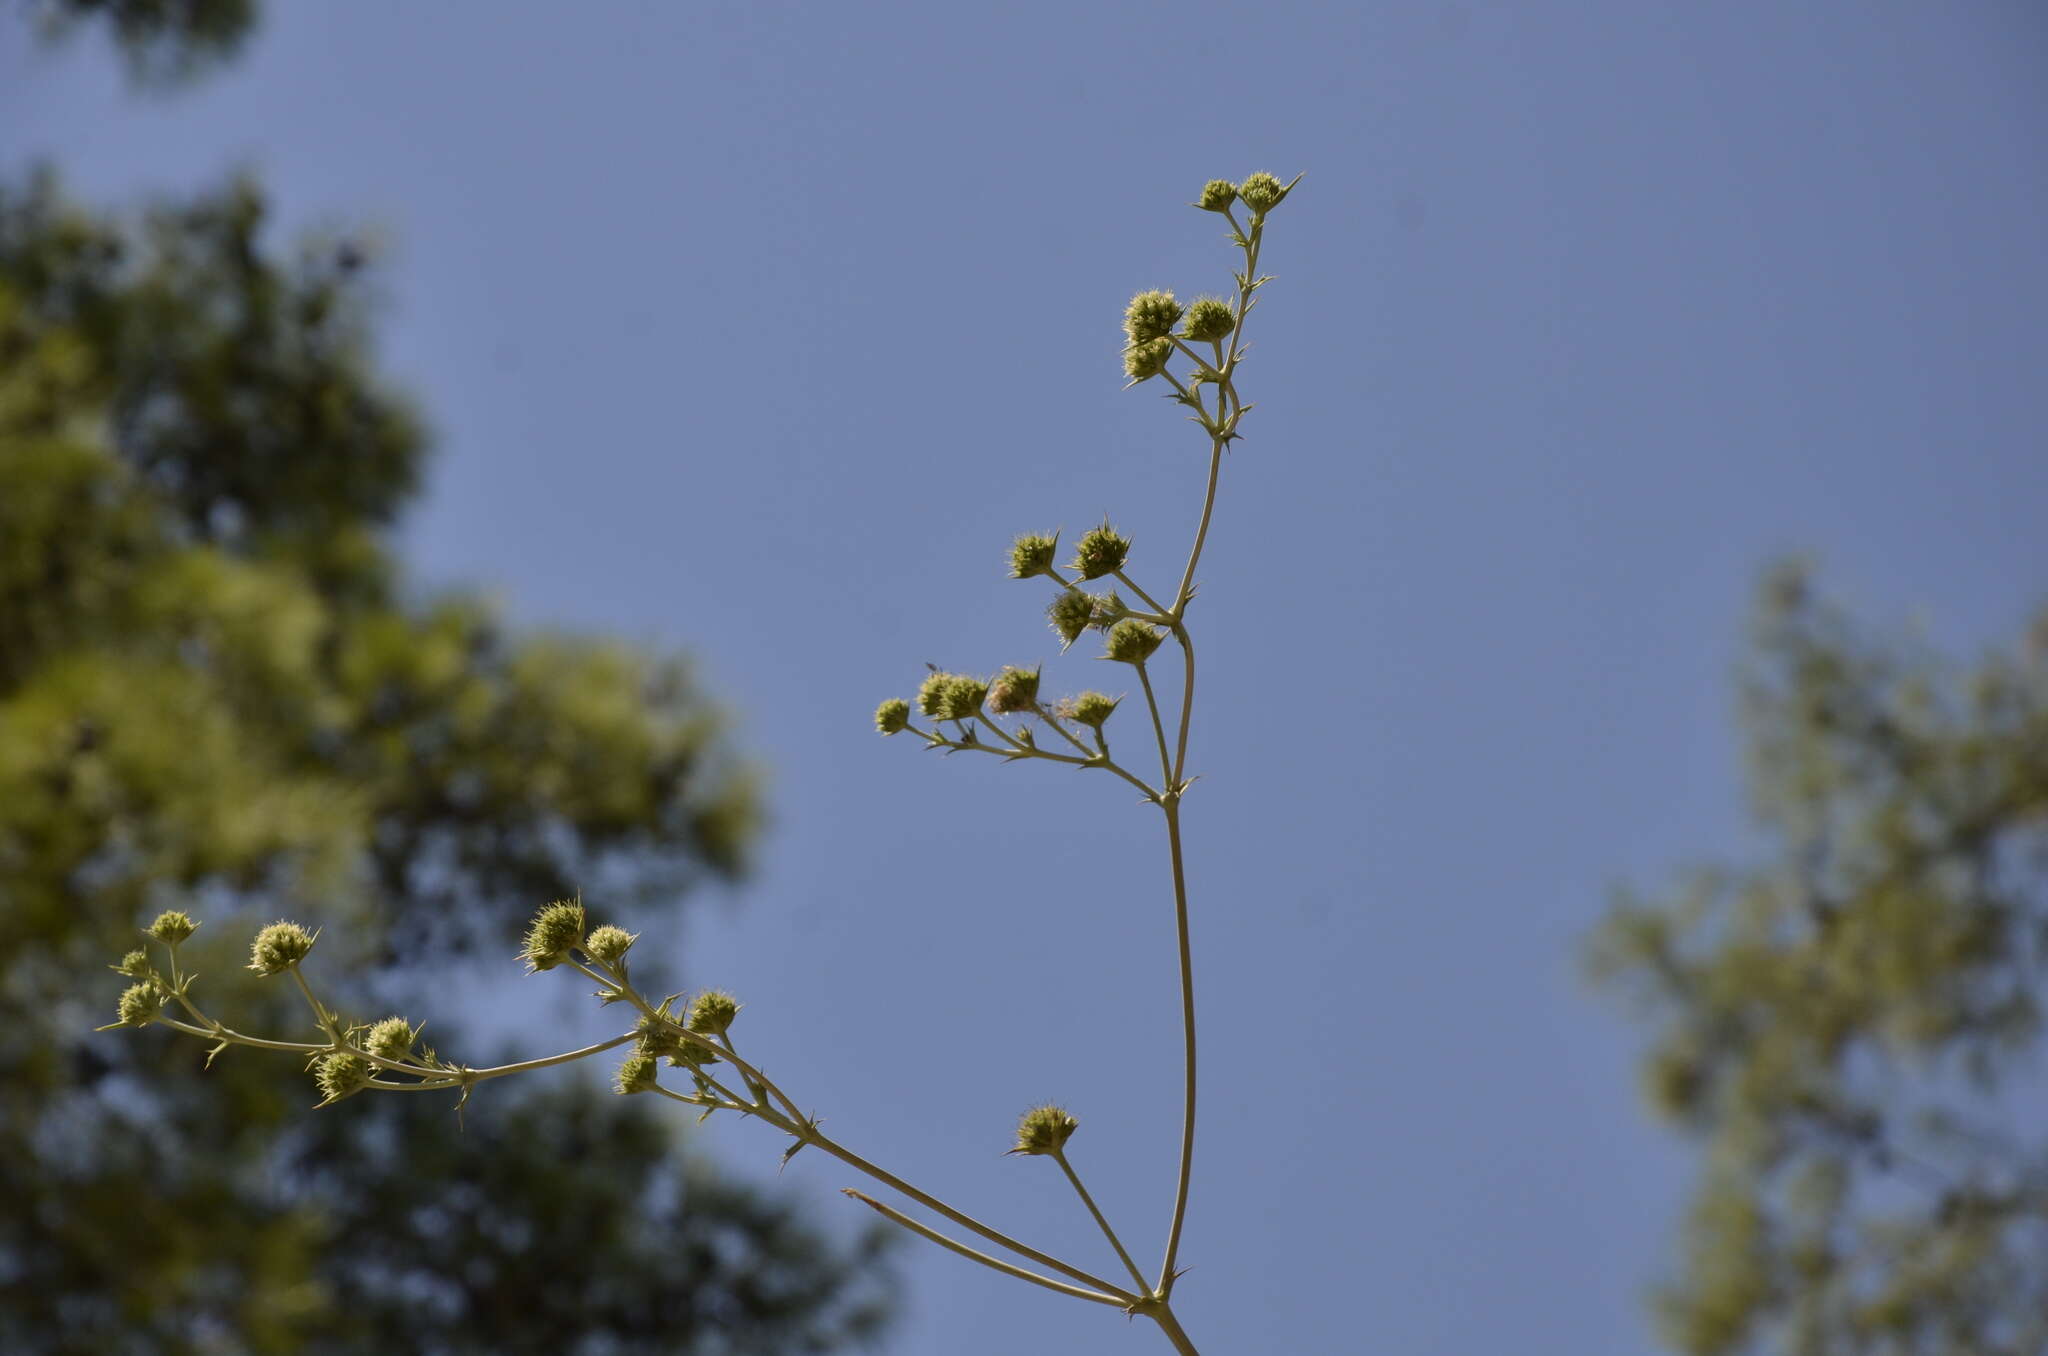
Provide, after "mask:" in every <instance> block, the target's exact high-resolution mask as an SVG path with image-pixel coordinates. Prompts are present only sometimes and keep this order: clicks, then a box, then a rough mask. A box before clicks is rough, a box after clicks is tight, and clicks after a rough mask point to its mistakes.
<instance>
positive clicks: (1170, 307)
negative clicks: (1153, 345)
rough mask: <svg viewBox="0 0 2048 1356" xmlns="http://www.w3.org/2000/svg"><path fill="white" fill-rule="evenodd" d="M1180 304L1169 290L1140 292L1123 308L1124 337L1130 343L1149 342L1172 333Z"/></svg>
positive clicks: (1176, 323)
mask: <svg viewBox="0 0 2048 1356" xmlns="http://www.w3.org/2000/svg"><path fill="white" fill-rule="evenodd" d="M1180 315H1181V306H1180V303H1179V302H1177V301H1175V300H1174V299H1173V293H1171V292H1140V293H1138V295H1137V296H1135V297H1132V298H1131V304H1130V305H1129V306H1127V307H1125V308H1124V339H1125V341H1126V342H1128V343H1132V344H1145V343H1150V342H1151V341H1152V340H1154V339H1164V338H1165V337H1166V336H1167V335H1169V334H1172V333H1173V327H1174V326H1175V325H1178V324H1179V323H1180Z"/></svg>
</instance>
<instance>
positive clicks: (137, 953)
mask: <svg viewBox="0 0 2048 1356" xmlns="http://www.w3.org/2000/svg"><path fill="white" fill-rule="evenodd" d="M108 968H109V969H111V970H112V971H113V972H114V973H115V974H117V975H126V976H128V978H130V979H148V978H149V977H150V976H151V975H152V974H154V973H155V970H154V969H152V968H151V966H150V963H149V953H148V952H147V951H143V950H141V949H140V948H137V949H136V950H134V951H130V952H129V953H128V954H127V955H125V956H123V957H121V963H120V964H119V965H114V966H109V967H108Z"/></svg>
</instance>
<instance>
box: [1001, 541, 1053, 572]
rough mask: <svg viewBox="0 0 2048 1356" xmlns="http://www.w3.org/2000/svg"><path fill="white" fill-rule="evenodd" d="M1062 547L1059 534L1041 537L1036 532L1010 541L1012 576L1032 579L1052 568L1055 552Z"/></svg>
mask: <svg viewBox="0 0 2048 1356" xmlns="http://www.w3.org/2000/svg"><path fill="white" fill-rule="evenodd" d="M1059 549H1060V539H1059V537H1058V535H1057V534H1055V535H1053V536H1050V537H1041V536H1038V535H1035V534H1031V535H1026V536H1022V537H1019V538H1017V540H1016V541H1014V542H1011V543H1010V578H1012V579H1031V578H1034V577H1035V576H1037V575H1041V574H1045V573H1046V572H1047V571H1049V570H1051V569H1052V558H1053V554H1054V553H1055V552H1057V551H1058V550H1059Z"/></svg>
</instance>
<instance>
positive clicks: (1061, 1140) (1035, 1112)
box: [1010, 1104, 1081, 1154]
mask: <svg viewBox="0 0 2048 1356" xmlns="http://www.w3.org/2000/svg"><path fill="white" fill-rule="evenodd" d="M1080 1124H1081V1122H1079V1121H1077V1120H1075V1119H1074V1118H1073V1117H1072V1116H1070V1115H1068V1114H1067V1110H1066V1108H1065V1107H1058V1106H1052V1105H1050V1104H1048V1105H1046V1106H1035V1107H1032V1108H1031V1110H1029V1111H1027V1112H1025V1113H1024V1116H1023V1119H1021V1120H1019V1121H1018V1122H1017V1147H1016V1148H1014V1149H1012V1150H1010V1152H1011V1153H1013V1154H1057V1153H1059V1152H1060V1150H1062V1149H1064V1148H1065V1147H1066V1144H1067V1137H1068V1136H1070V1135H1072V1134H1073V1133H1074V1130H1075V1128H1076V1127H1078V1126H1079V1125H1080Z"/></svg>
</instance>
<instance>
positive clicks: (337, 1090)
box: [313, 1050, 370, 1106]
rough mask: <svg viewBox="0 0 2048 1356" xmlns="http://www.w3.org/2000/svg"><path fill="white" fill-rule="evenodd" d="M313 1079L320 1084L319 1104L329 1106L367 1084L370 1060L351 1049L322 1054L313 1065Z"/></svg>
mask: <svg viewBox="0 0 2048 1356" xmlns="http://www.w3.org/2000/svg"><path fill="white" fill-rule="evenodd" d="M313 1081H314V1082H315V1083H318V1084H319V1085H320V1105H321V1106H330V1105H332V1104H333V1103H335V1102H338V1101H340V1100H341V1099H342V1098H344V1097H347V1096H348V1095H350V1094H351V1093H356V1092H361V1091H362V1090H363V1089H364V1088H366V1087H368V1086H369V1083H370V1061H369V1060H367V1059H364V1058H363V1057H362V1056H361V1055H359V1054H357V1053H355V1052H354V1051H353V1050H337V1051H335V1052H333V1053H332V1054H326V1055H322V1056H320V1058H319V1060H318V1061H317V1062H315V1064H314V1065H313Z"/></svg>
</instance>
